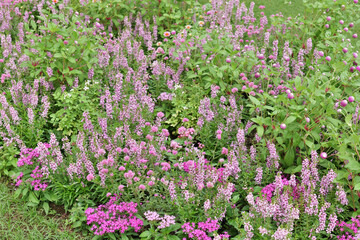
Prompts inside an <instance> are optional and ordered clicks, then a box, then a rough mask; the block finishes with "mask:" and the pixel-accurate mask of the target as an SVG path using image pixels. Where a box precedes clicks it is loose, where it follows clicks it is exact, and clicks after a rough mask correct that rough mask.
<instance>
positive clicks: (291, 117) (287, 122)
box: [285, 116, 296, 124]
mask: <svg viewBox="0 0 360 240" xmlns="http://www.w3.org/2000/svg"><path fill="white" fill-rule="evenodd" d="M295 120H296V117H295V116H290V117H288V118H287V119H286V120H285V123H286V124H289V123H292V122H293V121H295Z"/></svg>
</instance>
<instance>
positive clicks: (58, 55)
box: [54, 53, 62, 58]
mask: <svg viewBox="0 0 360 240" xmlns="http://www.w3.org/2000/svg"><path fill="white" fill-rule="evenodd" d="M54 58H62V54H61V53H55V54H54Z"/></svg>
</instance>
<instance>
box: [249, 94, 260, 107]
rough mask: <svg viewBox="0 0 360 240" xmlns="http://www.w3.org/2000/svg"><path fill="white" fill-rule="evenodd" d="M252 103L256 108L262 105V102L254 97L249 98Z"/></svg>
mask: <svg viewBox="0 0 360 240" xmlns="http://www.w3.org/2000/svg"><path fill="white" fill-rule="evenodd" d="M249 98H250V100H251V102H253V103H254V104H255V105H256V106H259V105H260V101H259V100H257V99H256V98H254V97H253V96H249Z"/></svg>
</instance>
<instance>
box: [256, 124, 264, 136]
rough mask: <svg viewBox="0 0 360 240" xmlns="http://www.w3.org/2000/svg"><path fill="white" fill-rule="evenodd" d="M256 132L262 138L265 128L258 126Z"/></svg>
mask: <svg viewBox="0 0 360 240" xmlns="http://www.w3.org/2000/svg"><path fill="white" fill-rule="evenodd" d="M256 132H257V134H258V135H259V137H262V136H263V135H264V127H263V126H257V127H256Z"/></svg>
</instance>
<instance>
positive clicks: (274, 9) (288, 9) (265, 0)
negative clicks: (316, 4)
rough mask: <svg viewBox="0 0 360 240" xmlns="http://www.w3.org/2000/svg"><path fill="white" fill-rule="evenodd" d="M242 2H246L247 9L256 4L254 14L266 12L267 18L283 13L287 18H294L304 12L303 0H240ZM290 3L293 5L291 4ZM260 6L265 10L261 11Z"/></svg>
mask: <svg viewBox="0 0 360 240" xmlns="http://www.w3.org/2000/svg"><path fill="white" fill-rule="evenodd" d="M240 2H245V4H246V7H247V8H249V6H250V3H251V2H254V3H255V8H254V12H255V13H260V12H264V13H265V15H266V16H270V15H271V14H276V13H279V12H281V13H282V14H283V15H284V16H285V17H290V16H291V17H294V16H296V15H298V14H303V12H304V5H303V1H302V0H291V1H290V0H253V1H251V0H245V1H242V0H240ZM290 2H291V4H289V3H290ZM260 5H263V6H265V9H262V10H261V9H259V6H260Z"/></svg>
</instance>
